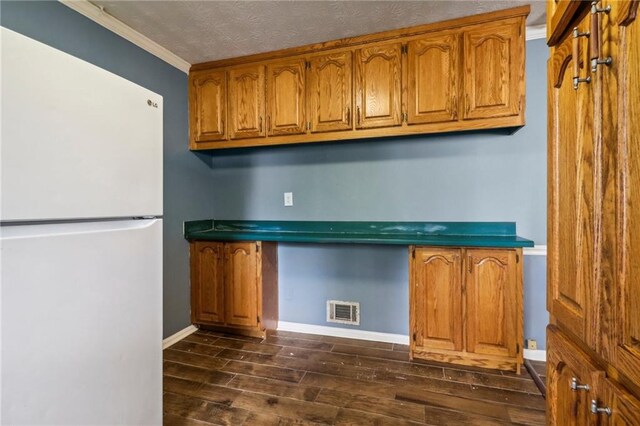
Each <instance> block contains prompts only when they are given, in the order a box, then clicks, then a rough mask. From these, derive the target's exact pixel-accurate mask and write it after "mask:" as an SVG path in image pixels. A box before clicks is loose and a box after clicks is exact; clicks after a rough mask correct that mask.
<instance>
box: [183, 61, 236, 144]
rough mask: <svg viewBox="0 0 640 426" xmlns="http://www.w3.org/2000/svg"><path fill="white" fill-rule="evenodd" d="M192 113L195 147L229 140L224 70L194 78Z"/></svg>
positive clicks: (191, 90) (191, 87)
mask: <svg viewBox="0 0 640 426" xmlns="http://www.w3.org/2000/svg"><path fill="white" fill-rule="evenodd" d="M189 110H190V114H189V119H190V120H191V130H192V132H193V135H192V137H193V141H194V142H195V143H200V142H211V141H219V140H224V139H226V138H227V134H226V131H225V130H226V129H225V120H226V119H227V79H226V72H225V71H224V70H215V71H210V72H204V73H197V74H192V75H191V76H190V82H189Z"/></svg>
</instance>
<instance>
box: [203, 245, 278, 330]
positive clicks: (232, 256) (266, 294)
mask: <svg viewBox="0 0 640 426" xmlns="http://www.w3.org/2000/svg"><path fill="white" fill-rule="evenodd" d="M190 251H191V322H192V323H193V324H196V325H200V326H205V327H207V328H209V327H214V328H218V329H223V330H226V331H230V332H236V333H240V334H246V335H251V336H258V337H264V336H265V333H266V330H267V329H275V328H277V321H278V287H277V285H278V283H277V279H278V278H277V247H276V244H275V243H267V242H255V241H240V242H216V241H192V242H191V243H190Z"/></svg>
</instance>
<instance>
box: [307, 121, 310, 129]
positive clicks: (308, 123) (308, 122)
mask: <svg viewBox="0 0 640 426" xmlns="http://www.w3.org/2000/svg"><path fill="white" fill-rule="evenodd" d="M307 130H311V122H310V121H307Z"/></svg>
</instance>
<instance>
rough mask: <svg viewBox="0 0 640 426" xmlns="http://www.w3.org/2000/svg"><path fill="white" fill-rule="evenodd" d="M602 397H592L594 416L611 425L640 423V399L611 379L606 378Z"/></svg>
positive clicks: (592, 412) (625, 425) (620, 425)
mask: <svg viewBox="0 0 640 426" xmlns="http://www.w3.org/2000/svg"><path fill="white" fill-rule="evenodd" d="M602 388H603V391H602V395H603V396H604V397H603V398H602V399H600V398H595V399H592V401H591V403H590V412H591V415H592V416H593V417H596V418H597V419H598V420H600V421H602V423H603V424H607V425H611V426H623V425H624V426H627V425H640V400H639V399H638V398H635V397H634V396H633V395H631V394H630V393H629V392H627V391H626V390H625V389H622V388H621V387H619V386H617V385H616V384H615V383H614V382H612V381H611V380H609V379H605V380H604V386H602Z"/></svg>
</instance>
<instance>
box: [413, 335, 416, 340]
mask: <svg viewBox="0 0 640 426" xmlns="http://www.w3.org/2000/svg"><path fill="white" fill-rule="evenodd" d="M413 341H414V342H415V341H416V333H413Z"/></svg>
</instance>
